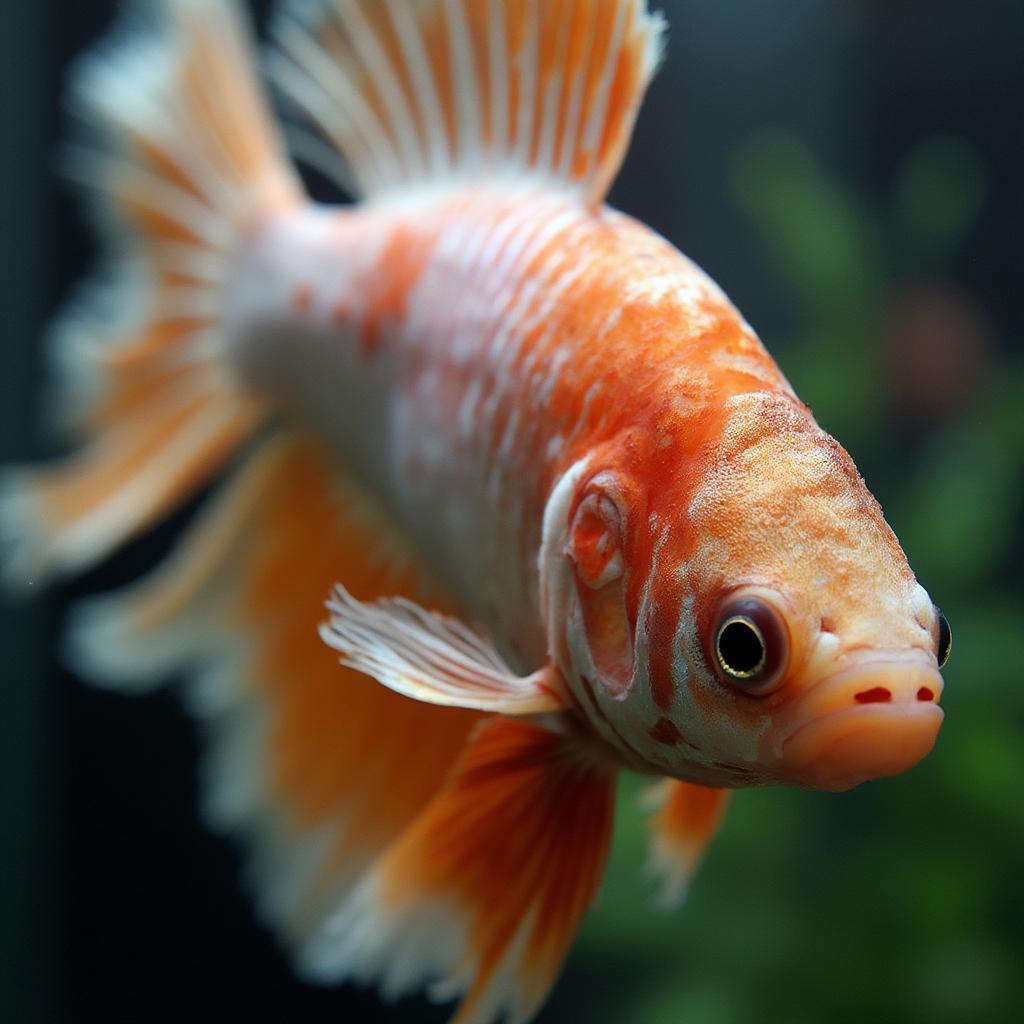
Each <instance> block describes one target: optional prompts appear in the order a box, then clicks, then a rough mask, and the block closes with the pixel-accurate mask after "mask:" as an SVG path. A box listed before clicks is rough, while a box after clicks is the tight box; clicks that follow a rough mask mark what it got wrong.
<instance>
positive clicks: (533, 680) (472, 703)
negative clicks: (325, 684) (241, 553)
mask: <svg viewBox="0 0 1024 1024" xmlns="http://www.w3.org/2000/svg"><path fill="white" fill-rule="evenodd" d="M327 608H328V610H329V611H330V613H331V618H330V620H329V621H328V622H326V623H324V624H323V625H322V626H321V627H320V635H321V637H323V640H324V642H325V643H327V644H328V645H329V646H331V647H333V648H334V649H335V650H337V651H340V652H341V655H342V658H341V663H342V664H343V665H346V666H348V667H350V668H354V669H356V670H358V671H359V672H365V673H366V675H368V676H372V677H373V678H374V679H376V680H377V682H379V683H381V685H383V686H386V687H388V689H391V690H394V691H395V692H396V693H401V694H404V695H405V696H407V697H412V698H414V699H415V700H419V701H424V702H425V703H427V704H441V705H446V706H449V707H461V708H473V709H476V710H480V711H492V712H500V713H501V714H505V715H530V714H539V713H540V712H545V711H560V710H562V709H563V708H565V707H566V706H567V701H566V699H565V696H564V692H563V689H562V683H561V678H560V676H559V675H558V671H557V670H556V669H555V668H554V667H553V666H550V665H548V666H545V667H544V668H541V669H539V670H538V671H536V672H534V673H533V674H532V675H529V676H518V675H516V674H515V673H514V672H513V671H512V670H511V669H510V668H509V667H508V666H507V665H506V664H505V662H504V661H503V660H502V658H501V655H499V654H498V652H497V651H496V650H495V649H494V648H493V647H492V646H491V645H490V644H489V643H488V642H487V641H486V640H485V639H484V638H483V637H481V636H480V635H479V634H477V633H475V632H473V630H471V629H469V627H467V626H465V625H464V624H463V623H461V622H459V621H458V620H457V619H453V618H451V617H449V616H446V615H441V614H439V613H438V612H431V611H427V610H426V609H425V608H421V607H420V606H419V605H417V604H414V603H413V602H412V601H409V600H406V599H405V598H402V597H396V598H389V599H387V600H383V601H374V602H363V601H357V600H356V599H355V598H354V597H353V596H352V595H351V594H350V593H349V592H348V591H347V590H345V588H344V587H342V586H340V585H339V586H337V587H335V590H334V597H333V599H332V600H331V601H329V602H328V604H327Z"/></svg>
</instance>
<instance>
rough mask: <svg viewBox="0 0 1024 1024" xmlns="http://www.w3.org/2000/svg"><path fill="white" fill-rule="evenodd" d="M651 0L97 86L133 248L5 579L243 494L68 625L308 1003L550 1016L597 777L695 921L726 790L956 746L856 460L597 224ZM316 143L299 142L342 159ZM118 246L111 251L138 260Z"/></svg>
mask: <svg viewBox="0 0 1024 1024" xmlns="http://www.w3.org/2000/svg"><path fill="white" fill-rule="evenodd" d="M663 27H664V26H663V24H662V22H661V20H660V19H659V18H658V17H656V16H652V15H651V14H650V13H649V12H648V11H647V7H646V3H645V2H644V0H552V2H550V3H544V4H541V3H539V2H537V0H381V2H377V0H313V2H292V0H284V2H282V3H281V4H280V5H279V8H278V15H277V16H276V18H275V19H274V20H273V23H272V35H273V40H274V42H273V46H272V47H271V49H270V52H269V55H268V57H267V61H266V67H267V71H268V73H269V76H270V77H271V78H272V80H273V81H274V82H275V84H276V85H277V87H278V88H279V90H280V91H281V93H282V94H283V97H284V98H285V99H286V101H287V102H288V103H289V104H290V107H291V108H292V112H293V113H297V114H298V116H299V117H300V118H301V119H304V121H305V123H306V127H307V128H308V129H309V131H306V130H305V129H300V128H299V126H298V125H294V126H293V128H294V129H295V131H294V132H293V137H294V138H295V140H296V145H297V148H298V150H299V152H300V153H301V154H302V155H303V156H304V157H306V158H308V159H309V160H310V161H311V162H315V163H316V164H317V165H318V166H319V167H320V169H322V170H324V171H325V172H326V173H328V174H329V175H333V176H335V177H336V178H337V180H338V181H339V183H340V184H341V185H342V186H343V188H347V189H348V191H349V192H350V194H352V195H353V197H354V198H355V200H356V202H354V203H353V204H352V205H349V206H341V207H333V208H332V207H326V206H319V205H316V204H312V203H310V202H308V201H307V200H306V199H305V197H304V196H303V193H302V188H301V185H300V182H299V179H298V178H297V176H296V174H295V173H294V171H293V169H292V168H291V166H290V164H289V161H288V159H287V156H286V153H285V149H284V145H283V142H282V138H281V134H280V131H279V127H278V126H277V125H276V124H275V122H274V120H273V119H272V117H271V115H270V108H269V106H268V104H267V102H266V97H265V96H264V94H263V91H262V87H261V84H260V81H259V78H258V76H257V72H256V67H257V62H256V59H255V56H254V48H253V46H252V40H251V39H250V37H249V34H248V32H247V29H246V26H245V21H244V18H243V16H242V11H241V8H240V6H239V5H238V4H236V3H234V2H231V0H217V2H207V0H161V2H159V3H156V4H153V5H149V6H148V9H147V16H146V17H143V18H141V19H139V20H137V21H135V22H133V23H132V24H131V26H130V27H128V28H126V29H124V30H122V32H121V34H120V35H119V36H117V37H116V38H115V40H114V42H112V43H111V44H109V45H107V46H105V47H102V48H100V49H98V50H97V52H96V53H95V54H94V55H91V56H89V57H88V58H86V59H85V60H84V61H83V63H82V65H81V67H80V69H79V71H78V73H77V75H76V76H75V77H74V79H73V86H72V98H73V100H74V102H75V103H76V105H77V106H78V107H79V108H81V109H82V111H83V112H84V113H85V115H86V120H87V122H88V124H89V125H90V126H91V128H90V131H91V132H92V133H93V134H92V136H91V138H90V140H89V142H88V145H86V146H85V147H84V148H83V149H82V151H81V152H77V153H76V156H75V159H74V160H73V161H72V169H73V171H74V174H75V176H76V177H77V178H78V179H80V181H81V182H82V183H83V184H85V185H86V186H87V187H88V188H89V189H90V190H91V197H92V199H93V202H94V203H95V204H96V206H97V208H98V210H99V211H100V214H101V216H100V218H99V220H100V226H101V230H102V232H103V234H104V236H105V238H106V240H107V242H108V249H109V250H110V252H111V254H112V255H113V257H114V258H113V259H112V261H111V265H110V267H109V269H108V272H107V276H106V278H104V279H101V280H100V282H99V283H98V284H94V285H93V286H92V288H91V289H89V290H87V291H86V292H85V298H84V299H83V300H81V301H79V302H77V303H73V304H72V305H71V306H70V307H69V309H68V310H67V312H66V313H65V314H64V316H63V317H62V318H61V320H60V321H59V322H58V325H57V328H56V331H55V334H54V354H55V359H54V364H55V365H54V369H55V371H56V375H57V378H58V384H59V390H58V396H57V401H56V402H55V403H53V404H54V407H55V408H57V409H58V410H59V413H60V418H61V420H62V423H63V425H65V426H66V427H67V428H68V431H69V434H70V437H71V441H72V451H71V454H70V455H68V456H67V457H65V458H63V459H61V460H57V461H55V462H53V463H51V464H48V465H45V466H42V467H35V466H30V467H18V468H16V469H13V470H10V471H8V474H7V477H6V479H5V481H4V484H3V487H2V490H0V540H2V542H3V544H4V547H5V549H6V551H5V553H6V575H7V578H8V579H9V580H10V581H11V582H12V583H14V584H20V585H25V584H33V583H35V582H37V581H42V580H44V579H46V578H48V577H51V576H54V575H57V574H60V573H69V572H75V571H80V570H82V569H84V568H86V567H88V566H90V565H92V564H95V563H96V562H97V561H99V560H100V559H102V558H103V557H105V556H106V555H107V554H109V553H110V552H111V551H113V550H115V549H116V548H117V547H119V546H120V545H122V544H124V543H125V542H126V541H127V540H129V539H130V538H131V537H133V536H135V535H137V534H139V533H142V532H144V531H145V530H146V529H148V528H149V527H150V526H152V525H153V524H155V523H156V522H158V521H159V520H160V519H162V518H163V517H164V516H166V515H167V514H168V512H170V511H171V510H172V509H173V508H174V507H175V506H177V505H178V504H180V503H181V502H183V501H185V500H186V499H187V498H188V497H189V496H190V495H191V494H192V493H193V492H195V491H196V490H197V489H199V488H200V487H202V486H203V485H204V484H206V483H207V482H210V481H212V480H214V479H216V478H218V477H223V479H220V480H219V481H218V482H217V484H216V486H215V488H214V493H213V496H212V497H211V499H210V500H209V501H208V502H207V503H206V504H205V505H204V506H203V508H202V509H201V511H200V513H199V515H198V516H197V517H196V520H195V522H194V523H193V524H192V525H191V526H190V527H189V528H188V529H187V530H186V531H184V534H183V536H182V537H181V538H180V541H179V543H178V546H177V548H176V550H175V551H174V552H172V554H171V555H170V556H169V557H168V558H167V559H166V560H165V561H164V562H163V563H162V564H160V565H158V566H157V567H156V568H155V569H154V570H152V571H151V572H150V573H149V574H148V575H146V576H144V577H143V578H142V579H140V580H139V581H137V582H136V583H134V584H131V585H129V586H127V587H125V588H123V589H121V590H119V591H115V592H113V593H112V594H104V595H99V596H96V597H93V598H90V599H88V600H87V601H86V602H85V603H84V604H83V605H82V606H81V607H79V608H77V609H76V610H75V612H74V615H73V618H72V622H71V627H70V642H69V644H68V649H69V650H70V652H71V656H72V658H73V660H74V664H75V666H76V667H77V668H78V669H79V670H80V671H81V672H82V674H83V675H85V676H88V677H89V678H91V679H93V680H94V681H95V682H97V683H98V684H100V685H104V686H107V687H109V688H112V689H116V690H118V691H120V692H124V693H142V692H146V691H149V690H152V689H154V688H156V687H159V686H160V685H162V684H163V683H164V682H166V681H167V680H168V679H171V678H184V679H186V680H187V682H186V684H184V685H183V686H182V696H183V698H184V699H185V701H186V703H187V705H188V707H189V708H190V709H191V710H192V712H193V713H194V714H195V715H196V717H197V718H198V719H199V720H200V721H201V723H202V725H203V735H204V741H205V743H206V746H207V758H206V761H205V770H204V784H203V789H204V797H203V805H204V806H203V809H204V814H205V817H206V819H207V821H208V822H209V824H210V825H211V826H212V827H213V828H216V829H218V830H220V831H224V832H229V833H232V834H234V835H236V836H238V837H239V838H240V839H241V840H242V842H243V844H244V848H245V850H246V882H247V885H248V886H249V888H250V889H251V890H252V894H253V898H254V900H255V902H256V905H257V907H258V909H259V911H260V914H261V916H262V918H263V920H265V921H266V922H267V923H268V925H269V926H270V927H272V928H273V929H274V930H275V932H276V933H277V934H278V935H279V936H280V937H281V940H282V941H283V942H284V943H285V944H286V946H287V947H288V949H289V951H290V952H291V954H292V957H293V959H294V962H295V964H296V967H297V969H298V970H300V971H301V972H302V973H303V974H304V975H305V976H307V977H309V978H311V979H314V980H317V981H320V982H324V983H338V982H342V981H355V982H361V983H367V984H374V985H376V986H377V987H378V988H379V990H380V991H381V993H382V994H383V995H384V996H385V997H399V996H403V995H406V994H409V993H414V992H418V991H426V992H427V993H428V995H430V996H431V997H432V998H435V999H439V1000H445V1001H458V1009H457V1011H456V1017H455V1020H456V1021H458V1022H459V1024H470V1022H472V1024H491V1022H493V1021H497V1020H499V1019H506V1020H508V1021H516V1022H518V1021H527V1020H529V1019H530V1018H531V1017H532V1016H533V1015H534V1014H535V1013H536V1012H537V1010H538V1009H539V1007H540V1006H541V1004H542V1002H543V1000H544V998H545V996H546V994H547V992H548V991H549V990H550V988H551V986H552V984H553V983H554V981H555V978H556V977H557V974H558V971H559V969H560V967H561V964H562V962H563V960H564V958H565V956H566V953H567V951H568V949H569V946H570V943H571V941H572V937H573V934H574V932H575V931H576V928H577V926H578V925H579V923H580V921H581V919H582V917H583V915H584V913H585V912H586V909H587V907H588V906H589V905H590V903H591V902H592V901H593V899H594V898H595V895H596V892H597V888H598V885H599V881H600V877H601V874H602V871H603V867H604V862H605V858H606V856H607V851H608V848H609V843H610V838H611V830H612V818H613V805H614V792H615V779H616V776H617V774H618V773H619V772H620V771H621V770H623V769H633V770H635V771H638V772H641V773H643V774H645V775H648V776H651V777H653V778H655V779H659V781H658V782H657V783H656V785H655V786H654V787H653V788H652V791H651V793H650V795H649V802H650V804H651V809H652V810H653V811H654V813H653V815H652V817H651V819H650V858H649V868H650V870H651V872H652V873H653V875H654V876H655V878H656V880H657V881H658V882H659V883H660V899H661V902H662V903H663V904H664V905H665V906H676V905H678V904H679V903H680V902H681V901H682V900H683V899H684V897H685V894H686V891H687V889H688V887H689V885H690V884H691V882H692V879H693V876H694V873H695V871H696V870H697V867H698V865H699V862H700V860H701V857H702V856H703V853H704V851H705V849H706V847H707V845H708V843H709V842H710V841H711V840H712V838H713V836H714V834H715V833H716V831H717V830H718V828H719V826H720V823H721V821H722V817H723V814H724V811H725V808H726V805H727V800H728V794H729V792H730V791H731V790H733V789H739V788H747V787H752V786H757V785H763V784H787V785H796V786H803V787H809V788H817V789H829V790H843V789H848V788H850V787H852V786H855V785H857V784H859V783H861V782H864V781H866V780H868V779H874V778H881V777H884V776H887V775H892V774H895V773H897V772H900V771H903V770H906V769H908V768H910V767H912V766H913V765H914V764H915V763H917V761H919V760H920V759H921V758H922V757H923V756H925V755H926V754H927V753H928V751H929V750H930V749H931V747H932V745H933V743H934V742H935V738H936V734H937V732H938V729H939V725H940V723H941V721H942V714H943V713H942V710H941V708H940V707H939V699H940V697H941V694H942V686H943V683H942V677H941V675H940V674H939V669H940V668H941V667H942V665H943V664H944V663H945V660H946V658H947V657H948V655H949V649H950V644H951V633H950V630H949V624H948V623H947V622H946V621H945V619H944V617H943V616H942V613H941V612H940V611H939V610H938V608H937V607H936V606H935V605H934V604H933V602H932V601H931V599H930V597H929V596H928V594H927V592H926V591H925V590H924V588H923V587H921V585H920V584H919V583H918V582H917V581H916V579H915V577H914V574H913V572H912V571H911V569H910V566H909V564H908V563H907V560H906V557H905V556H904V554H903V551H902V549H901V548H900V545H899V542H898V541H897V539H896V537H895V536H894V534H893V533H892V531H891V530H890V529H889V527H888V525H887V524H886V522H885V520H884V518H883V516H882V512H881V509H880V508H879V506H878V504H877V502H875V500H874V499H873V498H872V496H871V494H870V492H869V491H868V490H867V488H866V486H865V484H864V481H863V480H862V479H861V477H860V475H859V473H858V472H857V470H856V467H855V466H854V464H853V462H852V460H851V459H850V457H849V455H847V453H846V452H845V451H844V450H843V449H842V447H841V446H840V445H839V443H838V442H836V441H835V440H834V439H832V438H831V437H830V436H829V435H828V434H826V433H825V432H824V431H822V430H821V428H820V427H819V426H818V425H817V424H816V423H815V421H814V418H813V416H812V415H811V412H810V409H809V408H808V407H807V406H805V405H804V404H803V403H802V402H801V401H800V400H799V399H798V398H797V396H796V395H795V394H794V393H793V391H792V389H791V387H790V386H789V384H788V382H787V381H786V379H785V378H784V376H783V375H782V373H781V371H780V370H779V369H778V367H777V366H776V365H775V363H774V362H773V361H772V359H771V357H770V356H769V355H768V353H767V351H766V350H765V348H764V347H763V346H762V344H761V342H760V340H759V339H758V338H757V336H756V334H755V333H754V332H753V330H752V329H751V328H750V326H749V325H748V324H747V323H746V321H745V320H744V319H743V317H742V316H741V315H740V314H739V313H738V312H737V310H736V309H735V308H734V307H733V306H732V304H731V303H730V302H729V300H728V299H727V298H726V297H725V295H724V294H723V293H722V292H721V290H720V289H719V288H718V287H717V286H716V285H715V284H714V282H712V281H711V280H710V279H709V278H708V277H707V276H706V275H705V274H704V273H703V272H702V271H701V270H700V269H699V268H698V267H697V266H695V265H694V264H693V263H692V262H690V261H689V260H688V259H687V258H686V257H685V256H683V255H682V254H681V253H679V252H678V251H677V250H676V249H675V248H674V247H673V246H672V245H670V244H669V243H668V242H667V241H665V240H664V239H662V238H660V237H659V236H658V235H657V234H656V233H655V232H653V231H652V230H651V229H649V228H647V227H645V226H644V225H642V224H639V223H638V222H636V221H634V220H632V219H630V218H629V217H628V216H626V215H624V214H621V213H618V212H616V211H613V210H611V209H609V208H608V207H606V206H604V205H603V201H604V197H605V194H606V192H607V190H608V187H609V186H610V183H611V180H612V178H613V177H614V175H615V173H616V171H617V169H618V166H619V163H620V162H621V159H622V156H623V154H624V152H625V148H626V146H627V143H628V139H629V135H630V132H631V129H632V124H633V121H634V118H635V116H636V113H637V110H638V107H639V103H640V101H641V98H642V95H643V92H644V89H645V88H646V85H647V83H648V81H649V80H650V77H651V75H652V74H653V72H654V69H655V66H656V63H657V61H658V59H659V55H660V51H661V34H662V29H663ZM317 137H319V138H317ZM118 257H120V258H118Z"/></svg>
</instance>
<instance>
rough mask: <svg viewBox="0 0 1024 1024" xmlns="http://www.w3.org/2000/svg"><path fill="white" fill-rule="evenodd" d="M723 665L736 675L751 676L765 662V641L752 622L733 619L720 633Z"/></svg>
mask: <svg viewBox="0 0 1024 1024" xmlns="http://www.w3.org/2000/svg"><path fill="white" fill-rule="evenodd" d="M718 656H719V658H720V659H721V662H722V667H723V668H724V669H725V670H726V671H727V672H729V673H730V674H731V675H735V676H743V677H745V676H751V675H753V674H754V673H755V672H757V671H758V670H759V669H760V668H761V667H762V665H763V664H764V659H765V649H764V641H763V640H762V639H761V636H760V633H759V632H758V630H757V629H756V628H755V627H754V625H753V624H752V623H751V622H748V621H746V620H745V619H733V620H732V621H731V622H727V623H726V624H725V626H723V627H722V631H721V632H720V633H719V634H718Z"/></svg>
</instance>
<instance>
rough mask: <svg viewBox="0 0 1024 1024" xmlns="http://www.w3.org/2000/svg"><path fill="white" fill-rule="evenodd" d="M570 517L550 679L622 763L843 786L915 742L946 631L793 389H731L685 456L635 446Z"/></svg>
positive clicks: (581, 490) (924, 738)
mask: <svg viewBox="0 0 1024 1024" xmlns="http://www.w3.org/2000/svg"><path fill="white" fill-rule="evenodd" d="M652 467H654V468H655V471H654V472H652V471H651V470H652ZM569 511H570V516H569V520H568V521H569V529H568V534H567V542H566V545H565V549H564V550H565V555H566V561H567V563H568V565H569V566H570V568H571V583H570V585H569V586H568V587H567V591H568V598H567V600H566V601H565V606H564V612H565V615H564V619H563V622H564V637H565V643H564V645H563V646H564V649H565V652H566V660H567V661H568V663H569V665H568V675H569V677H570V682H571V685H572V689H573V690H574V692H576V694H577V699H578V701H579V703H580V706H581V707H582V708H583V710H584V711H586V712H587V713H588V714H589V717H590V718H591V720H592V721H593V722H594V724H595V726H596V727H597V728H598V731H600V732H601V733H602V735H603V736H604V738H606V739H608V740H609V742H613V743H615V744H616V745H617V746H618V747H619V748H620V749H621V750H623V752H624V755H625V756H626V757H627V759H628V760H629V761H631V762H632V763H634V764H639V766H640V767H642V768H643V769H644V770H648V771H656V772H659V773H663V774H666V775H671V776H673V777H677V778H683V779H688V780H690V781H694V782H699V783H703V784H706V785H721V786H731V787H739V786H748V785H759V784H766V783H783V784H788V785H797V786H803V787H809V788H816V789H829V790H843V789H849V788H851V787H852V786H855V785H857V784H859V783H861V782H864V781H867V780H869V779H875V778H880V777H883V776H887V775H892V774H896V773H898V772H901V771H903V770H905V769H908V768H910V767H912V766H913V765H914V764H916V763H917V762H918V761H919V760H920V759H921V758H922V757H924V756H925V755H926V754H927V753H928V752H929V751H930V750H931V748H932V746H933V744H934V742H935V739H936V735H937V732H938V729H939V726H940V724H941V722H942V717H943V712H942V710H941V708H940V707H939V699H940V697H941V694H942V689H943V681H942V677H941V675H940V672H939V667H940V666H939V662H940V661H944V659H945V655H946V654H947V653H948V647H949V644H950V637H949V629H948V624H947V623H946V622H945V619H944V618H943V617H942V614H941V612H940V611H939V610H938V609H937V608H936V607H935V605H934V604H933V602H932V601H931V599H930V598H929V596H928V594H927V593H926V591H925V590H924V588H923V587H922V586H921V585H920V584H919V583H918V582H917V580H916V579H915V577H914V574H913V572H912V571H911V569H910V566H909V565H908V563H907V559H906V557H905V555H904V553H903V551H902V549H901V547H900V545H899V542H898V541H897V539H896V537H895V535H894V534H893V532H892V530H891V529H890V528H889V526H888V524H887V523H886V521H885V519H884V517H883V515H882V511H881V509H880V507H879V505H878V503H877V502H876V501H875V499H874V498H873V497H872V496H871V494H870V492H869V491H868V490H867V488H866V486H865V484H864V482H863V480H862V479H861V477H860V475H859V473H858V472H857V470H856V468H855V466H854V464H853V462H852V460H851V459H850V457H849V455H847V453H846V452H845V451H844V449H843V448H842V447H841V446H840V445H839V444H838V442H836V441H835V440H834V439H833V438H831V437H830V436H829V435H828V434H827V433H825V432H824V431H823V430H821V429H820V428H819V427H818V426H817V424H816V423H815V422H814V419H813V417H812V416H811V414H810V411H809V410H808V409H806V407H804V406H802V405H801V404H800V403H799V402H798V401H797V400H796V399H794V398H792V396H789V395H785V394H783V395H779V394H777V393H769V392H758V393H750V394H743V395H736V396H733V397H732V398H730V399H728V400H727V401H726V402H725V403H724V404H723V408H722V410H721V416H720V418H719V420H718V423H717V426H716V429H715V430H712V431H708V432H707V433H706V435H705V437H704V438H703V440H701V442H700V443H699V444H697V445H696V446H693V445H691V447H690V448H689V449H687V450H686V452H685V455H684V457H680V458H677V459H676V460H675V461H674V462H673V461H666V460H665V459H663V458H659V460H658V461H657V463H656V464H655V463H652V462H650V461H649V460H645V459H644V458H643V457H642V456H638V455H637V453H636V452H635V451H634V452H633V453H632V455H631V457H630V458H626V459H620V460H619V463H618V465H617V466H615V465H613V466H610V467H609V468H603V469H601V470H599V471H597V472H593V473H591V474H590V475H588V476H585V477H584V478H582V479H581V480H580V482H579V486H578V487H577V489H576V494H575V498H574V501H573V502H572V503H571V506H570V509H569Z"/></svg>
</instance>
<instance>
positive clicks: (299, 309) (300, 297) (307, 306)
mask: <svg viewBox="0 0 1024 1024" xmlns="http://www.w3.org/2000/svg"><path fill="white" fill-rule="evenodd" d="M291 305H292V312H293V313H294V314H295V315H296V316H308V315H309V313H310V311H311V310H312V309H313V287H312V285H310V284H308V283H306V282H305V281H303V282H302V283H301V284H297V285H296V286H295V288H294V289H293V291H292V302H291Z"/></svg>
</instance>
